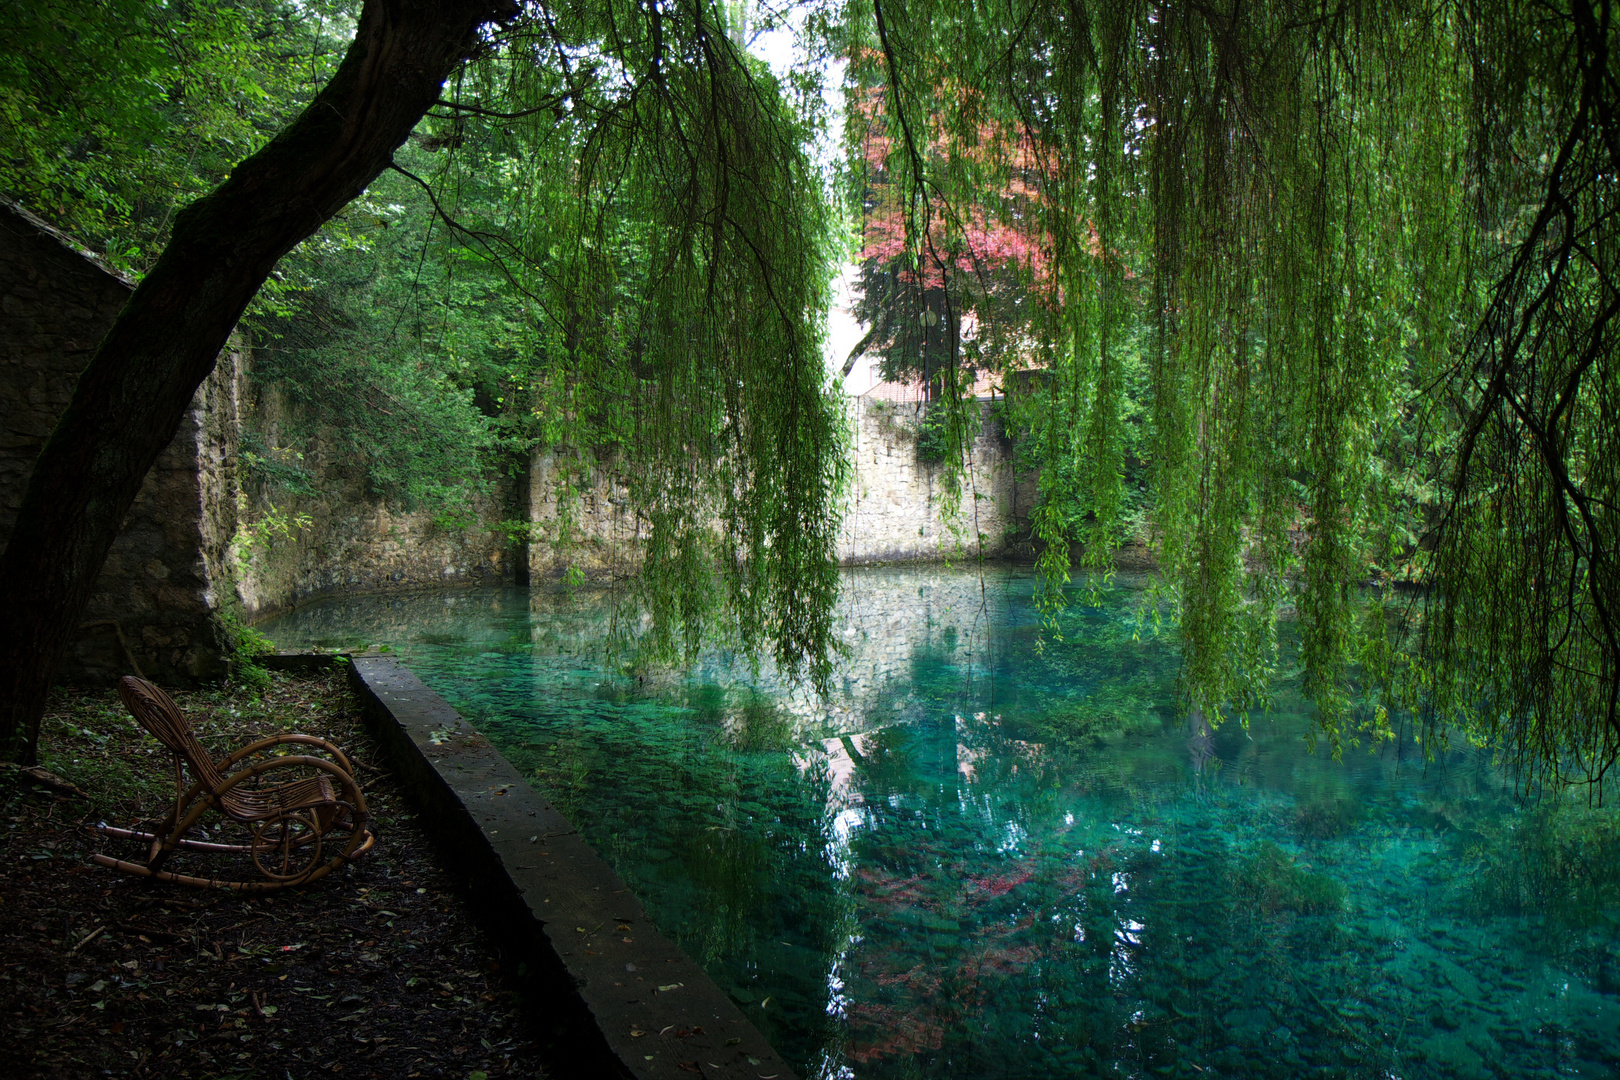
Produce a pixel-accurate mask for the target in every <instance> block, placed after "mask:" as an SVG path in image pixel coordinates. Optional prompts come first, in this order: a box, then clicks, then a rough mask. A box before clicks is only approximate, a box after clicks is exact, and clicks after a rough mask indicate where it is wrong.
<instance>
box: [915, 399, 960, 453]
mask: <svg viewBox="0 0 1620 1080" xmlns="http://www.w3.org/2000/svg"><path fill="white" fill-rule="evenodd" d="M955 443H956V440H955V439H954V438H952V433H951V428H950V423H949V421H948V420H947V418H946V416H945V415H944V410H943V409H939V410H935V409H929V410H928V411H927V412H925V413H923V415H922V418H921V419H920V420H918V421H917V461H918V462H919V463H920V464H923V465H939V464H941V463H943V462H945V461H946V460H948V459H949V458H950V456H951V454H952V452H953V451H954V450H955V449H956V446H955Z"/></svg>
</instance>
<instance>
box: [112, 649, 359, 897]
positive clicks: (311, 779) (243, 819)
mask: <svg viewBox="0 0 1620 1080" xmlns="http://www.w3.org/2000/svg"><path fill="white" fill-rule="evenodd" d="M118 694H119V697H121V698H122V699H123V701H124V705H125V706H126V707H127V708H128V709H129V711H130V714H131V715H132V716H134V717H135V720H136V722H137V723H139V724H140V725H141V727H143V728H145V729H146V730H147V731H148V732H149V733H150V734H151V735H152V736H153V737H154V738H156V739H157V740H158V741H159V742H161V743H162V744H163V745H164V747H165V748H167V749H168V751H169V753H170V756H171V759H172V763H173V766H174V783H175V801H174V808H173V809H172V810H171V811H170V812H169V814H168V815H167V816H166V817H165V818H164V819H163V821H162V822H161V823H159V824H158V825H157V826H155V827H154V828H153V829H152V830H151V831H143V830H138V829H118V828H113V827H111V826H107V825H102V826H99V828H100V829H101V831H102V832H103V833H104V834H106V835H108V836H114V837H121V838H126V839H135V840H143V841H146V842H147V844H148V847H147V856H146V860H145V861H144V862H134V861H130V860H124V859H115V858H113V857H111V856H109V855H102V854H97V855H95V856H94V858H95V861H96V862H98V863H100V864H102V865H103V866H111V867H114V868H115V869H118V870H123V871H125V872H127V873H132V874H138V875H141V876H144V877H154V878H158V879H160V880H163V881H174V882H179V883H181V884H186V885H201V886H209V887H213V888H226V889H241V890H262V889H279V888H285V887H286V886H288V885H301V884H304V883H306V882H310V881H314V880H316V879H317V878H321V877H324V876H325V875H327V874H329V873H331V872H332V871H333V870H335V869H336V868H337V867H339V866H342V865H343V864H344V863H347V862H350V861H352V860H354V859H357V858H359V857H360V856H361V855H363V854H365V853H366V852H367V851H369V850H370V849H371V847H372V845H373V843H375V839H376V838H375V835H374V833H373V832H372V830H371V828H370V815H369V814H368V813H367V810H366V802H365V796H364V795H363V794H362V793H361V791H360V785H359V784H358V783H357V782H356V780H355V778H354V768H353V766H352V765H351V764H350V763H349V759H348V757H347V756H345V755H344V753H343V751H341V750H339V749H338V748H337V747H336V746H334V745H332V744H331V743H329V742H327V741H326V740H325V739H320V738H317V737H316V736H313V735H295V734H283V735H272V736H270V737H268V738H264V739H260V740H258V741H256V742H253V743H250V744H249V745H247V746H244V747H243V748H242V749H240V750H237V751H236V752H235V753H232V754H230V755H228V756H227V757H225V758H224V759H222V760H220V761H218V762H216V761H214V759H213V758H212V757H211V756H210V755H209V753H208V752H207V750H205V749H204V748H203V746H202V744H201V743H199V742H198V741H197V737H196V736H195V735H194V734H192V731H191V724H190V723H189V722H188V721H187V719H186V716H185V714H184V713H183V712H181V711H180V708H179V706H177V705H175V703H174V701H173V700H172V699H171V698H170V697H169V695H168V694H166V693H164V692H163V690H162V688H160V687H158V686H155V685H153V684H152V683H149V682H147V681H146V680H144V679H137V678H134V677H133V676H125V677H124V678H123V679H121V680H119V683H118ZM288 747H294V748H297V749H299V750H304V751H306V752H302V753H287V752H286V748H288ZM308 751H314V753H311V752H308ZM317 754H318V755H320V756H317ZM255 758H257V759H258V760H253V759H255ZM188 773H189V777H190V783H189V784H188V783H187V775H188ZM211 811H212V812H217V813H218V814H219V816H220V817H222V818H224V819H225V821H226V822H229V823H231V824H232V825H234V826H235V827H237V828H245V829H246V831H247V833H248V836H247V837H246V842H245V843H222V842H219V841H218V840H216V839H212V838H208V836H207V833H206V827H205V826H203V825H202V821H203V817H204V815H205V814H207V813H209V812H211ZM333 842H338V843H339V849H338V850H337V851H336V852H335V853H332V854H330V855H329V856H328V855H327V854H326V852H327V848H328V846H329V845H330V844H331V843H333ZM177 851H190V852H196V853H207V856H208V857H210V858H213V859H215V860H216V861H228V859H226V857H227V856H231V855H236V856H244V855H245V856H247V858H248V859H250V860H251V863H252V865H253V866H254V867H255V868H256V869H257V871H258V874H259V877H258V879H257V880H248V879H242V878H237V877H235V876H230V873H229V871H222V872H221V874H222V875H224V876H220V875H216V874H177V873H174V872H173V871H171V870H168V869H166V864H167V863H168V860H169V858H170V856H172V855H173V854H174V853H175V852H177ZM237 862H238V863H239V864H242V869H244V870H245V869H246V865H245V863H243V860H241V859H240V858H238V859H237Z"/></svg>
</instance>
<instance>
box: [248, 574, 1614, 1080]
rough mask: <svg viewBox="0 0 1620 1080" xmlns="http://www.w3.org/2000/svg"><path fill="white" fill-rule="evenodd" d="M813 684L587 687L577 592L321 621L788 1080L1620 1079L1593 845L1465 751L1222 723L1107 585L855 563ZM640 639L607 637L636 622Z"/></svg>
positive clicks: (1549, 802) (1610, 904) (1286, 721)
mask: <svg viewBox="0 0 1620 1080" xmlns="http://www.w3.org/2000/svg"><path fill="white" fill-rule="evenodd" d="M846 580H847V587H846V597H845V600H844V602H843V608H842V611H841V635H842V640H843V641H844V643H845V646H846V649H847V656H846V657H845V660H844V662H843V665H842V667H841V669H840V675H839V678H838V680H837V686H836V688H835V693H834V695H833V696H832V697H831V698H830V699H828V700H826V701H821V700H818V699H816V698H814V697H813V696H811V695H809V694H807V693H805V692H804V691H802V690H799V691H795V690H793V689H791V688H790V687H787V686H785V685H783V684H782V683H781V682H780V681H779V680H777V679H775V678H774V677H773V675H772V674H771V672H770V671H769V670H768V669H767V670H765V671H763V672H758V673H755V672H752V671H750V670H749V669H748V667H747V666H746V665H744V664H742V663H740V662H738V661H736V659H735V658H734V657H731V656H730V655H728V654H727V653H725V652H724V651H722V650H714V651H712V652H710V653H707V654H705V655H704V656H703V657H702V660H701V662H700V664H699V666H698V668H697V669H696V670H695V671H694V672H692V673H691V674H689V675H683V674H678V673H671V672H668V671H660V670H656V669H648V670H641V669H638V668H636V667H635V666H634V665H631V666H629V668H628V669H627V670H620V671H616V672H612V673H610V672H608V671H606V670H604V667H603V654H602V652H601V648H600V643H601V642H602V640H603V639H604V638H605V637H606V636H607V635H608V634H609V633H610V632H611V631H612V630H613V629H614V628H616V627H617V628H620V629H622V628H623V627H624V626H625V625H626V623H625V621H624V620H623V619H619V620H617V621H615V620H614V618H613V617H612V615H611V614H610V607H611V605H610V603H609V602H608V600H607V599H606V598H604V597H602V596H600V595H595V594H590V593H586V592H580V593H577V594H566V593H556V592H548V591H542V590H539V589H536V590H535V591H534V592H532V593H530V592H528V591H526V590H504V591H503V590H479V591H470V592H466V591H464V592H455V593H441V594H433V595H417V596H411V597H392V598H384V597H376V598H364V599H343V600H335V601H329V602H326V603H323V604H320V605H317V606H313V607H310V608H306V609H303V610H300V611H298V612H296V613H294V614H292V615H290V616H288V617H286V618H283V619H280V620H277V621H275V622H273V623H271V624H268V625H266V626H264V627H262V629H264V630H265V631H266V632H267V633H268V634H269V635H270V636H271V637H272V638H274V639H275V640H276V641H277V643H278V644H280V645H282V646H285V647H295V646H304V645H311V644H322V645H329V646H331V645H349V644H366V643H382V642H386V643H388V644H390V645H391V646H392V647H393V648H394V649H395V650H396V651H397V652H398V653H399V654H400V655H401V657H402V658H403V659H404V660H405V661H406V662H407V663H408V664H409V665H410V666H411V667H412V668H413V669H414V670H415V671H416V672H417V673H418V674H419V675H420V676H421V677H422V678H423V679H424V680H425V681H426V682H427V683H429V684H430V685H431V686H433V687H434V688H435V689H437V690H438V691H439V692H440V693H441V694H443V695H444V696H445V697H446V698H448V699H449V700H450V701H451V702H452V703H453V704H454V705H455V706H456V707H457V708H458V709H460V710H461V711H462V712H463V714H464V715H466V716H467V717H468V718H469V719H470V720H472V721H473V722H474V723H475V724H477V725H478V726H479V727H480V728H481V729H482V730H483V731H485V732H486V733H487V734H488V735H489V736H490V737H491V738H492V739H494V740H495V741H496V742H497V743H498V744H499V745H500V746H501V747H502V749H503V751H504V752H505V753H506V754H507V755H508V756H509V757H510V758H511V759H512V760H513V762H514V763H515V764H516V765H517V766H518V767H519V768H520V769H521V770H523V771H524V772H525V773H527V774H529V775H531V776H533V777H535V778H536V781H537V783H538V785H539V786H540V787H542V788H543V789H544V790H545V791H546V792H547V793H548V794H549V795H550V796H551V797H552V798H553V799H554V800H556V802H557V803H558V804H559V806H560V807H561V808H562V809H564V811H565V812H566V813H568V814H569V815H570V816H571V817H572V818H573V820H574V821H575V823H576V824H577V825H578V826H579V827H580V828H581V829H582V831H583V832H584V833H585V834H586V835H587V836H588V838H589V839H590V840H591V841H592V843H593V844H594V845H595V846H596V847H597V849H598V850H599V851H601V852H602V854H603V855H604V856H605V857H606V858H608V859H609V860H610V861H611V862H612V863H613V864H614V866H615V867H616V869H617V870H618V871H619V873H620V874H621V875H622V876H623V877H624V878H625V879H626V880H627V881H628V882H629V883H630V884H631V885H632V887H633V888H634V889H635V890H636V891H637V893H638V894H639V895H640V896H641V897H642V899H643V900H644V901H645V903H646V905H647V907H648V910H649V911H650V912H651V914H652V915H653V917H654V919H655V920H656V921H657V922H658V924H659V926H660V927H661V928H662V929H663V930H664V931H665V932H666V933H668V934H669V935H670V936H671V937H673V938H675V939H676V940H678V941H679V942H680V943H681V944H682V946H683V947H685V948H686V949H687V951H688V952H690V953H691V954H692V955H693V956H694V957H696V958H697V959H698V960H699V961H700V962H701V963H702V964H703V965H704V966H705V967H706V968H707V969H708V971H709V972H710V974H711V975H712V976H713V977H714V978H715V980H716V981H717V982H718V983H719V984H720V985H721V986H722V987H723V988H724V989H726V990H727V991H728V992H730V993H731V995H732V996H733V998H734V999H735V1000H736V1002H737V1003H738V1004H739V1006H740V1007H741V1008H742V1009H743V1011H744V1012H745V1013H746V1014H747V1015H748V1016H749V1017H750V1019H752V1020H753V1021H754V1022H755V1023H756V1024H757V1025H758V1026H759V1027H760V1028H761V1029H762V1030H763V1031H764V1033H765V1034H766V1036H767V1037H768V1038H770V1040H771V1041H772V1043H773V1044H774V1045H775V1046H776V1047H777V1048H778V1049H779V1050H781V1051H782V1052H783V1054H784V1055H785V1056H787V1058H788V1059H789V1060H790V1061H792V1062H793V1063H794V1064H795V1066H796V1067H797V1068H798V1069H799V1071H800V1072H801V1074H802V1075H804V1076H806V1077H828V1078H830V1077H861V1078H866V1077H874V1078H879V1077H882V1078H887V1077H964V1078H965V1077H973V1078H979V1077H1092V1076H1097V1077H1104V1076H1178V1077H1210V1076H1243V1077H1267V1076H1279V1077H1281V1076H1289V1077H1292V1076H1305V1075H1309V1076H1353V1077H1487V1076H1500V1077H1600V1076H1614V1075H1617V1074H1620V901H1617V897H1620V866H1617V865H1616V863H1617V862H1620V859H1617V856H1620V826H1617V823H1616V819H1615V815H1614V814H1613V813H1612V812H1608V811H1593V810H1590V809H1588V808H1587V807H1586V806H1585V804H1584V803H1573V802H1564V801H1561V800H1556V799H1550V798H1549V799H1543V800H1542V801H1541V802H1539V803H1538V804H1536V805H1534V806H1529V807H1526V806H1522V805H1520V804H1519V803H1518V802H1517V801H1516V800H1515V799H1514V798H1513V797H1512V795H1511V792H1510V791H1509V790H1506V789H1505V788H1504V781H1503V777H1502V776H1501V775H1500V774H1499V773H1498V772H1497V771H1495V770H1494V769H1493V768H1492V767H1491V764H1490V761H1489V759H1488V757H1486V756H1485V755H1484V754H1482V753H1480V752H1477V751H1455V750H1454V751H1450V752H1447V753H1444V754H1441V755H1439V756H1438V758H1437V759H1436V760H1433V761H1426V760H1425V759H1424V756H1423V754H1422V753H1421V752H1420V749H1419V748H1418V747H1416V746H1415V745H1414V744H1413V743H1412V742H1411V741H1410V740H1409V739H1401V740H1398V741H1396V742H1393V743H1386V744H1384V745H1383V746H1382V747H1380V748H1379V749H1378V750H1377V752H1376V753H1375V752H1371V751H1369V750H1368V749H1367V748H1366V747H1362V748H1360V749H1352V750H1348V751H1346V753H1345V756H1344V759H1343V761H1342V762H1334V761H1333V760H1331V758H1330V757H1328V756H1327V755H1326V753H1325V751H1324V750H1322V749H1321V748H1318V749H1317V751H1316V752H1315V753H1312V752H1310V751H1309V750H1308V749H1307V745H1306V740H1305V735H1306V734H1307V732H1308V720H1307V717H1306V715H1305V714H1304V713H1303V711H1302V709H1301V707H1300V706H1299V704H1298V702H1297V699H1295V698H1294V697H1292V696H1291V694H1290V693H1289V691H1288V687H1287V684H1286V682H1285V683H1283V684H1282V685H1281V686H1280V687H1279V691H1278V696H1277V705H1276V707H1275V710H1274V711H1273V712H1272V713H1270V714H1267V715H1264V716H1256V717H1255V718H1253V719H1252V720H1251V723H1250V725H1249V727H1248V730H1247V731H1245V730H1243V729H1242V728H1241V727H1240V726H1239V725H1237V724H1235V723H1230V724H1227V725H1225V726H1223V727H1222V728H1220V729H1219V730H1218V731H1216V732H1214V733H1213V734H1210V733H1206V732H1203V731H1201V730H1200V729H1199V728H1198V725H1197V724H1196V723H1195V722H1191V721H1189V720H1187V719H1186V718H1184V717H1180V716H1178V714H1177V712H1176V710H1175V708H1174V706H1173V691H1174V675H1175V669H1176V661H1175V653H1174V649H1173V646H1172V645H1171V644H1170V643H1169V642H1168V641H1166V640H1164V639H1158V638H1155V637H1153V635H1152V634H1151V633H1150V632H1148V633H1144V632H1142V627H1141V625H1140V622H1139V619H1138V612H1139V605H1140V594H1138V593H1135V592H1133V591H1131V590H1130V589H1124V588H1122V589H1118V590H1115V591H1114V592H1112V593H1110V594H1108V595H1107V596H1106V597H1105V601H1106V602H1105V604H1104V606H1103V607H1102V608H1100V609H1091V608H1076V609H1074V610H1072V611H1071V614H1070V615H1069V617H1068V618H1067V619H1066V621H1065V625H1064V627H1063V634H1062V638H1063V640H1062V641H1061V642H1059V641H1056V640H1053V639H1052V638H1051V636H1050V635H1048V636H1047V637H1046V639H1045V640H1042V639H1041V637H1040V635H1038V634H1037V619H1036V616H1035V613H1034V611H1033V609H1032V607H1031V605H1030V604H1029V601H1028V596H1029V593H1030V581H1029V579H1028V578H1027V576H1023V575H1020V574H1018V573H1011V572H998V573H992V574H987V575H986V576H983V577H981V576H980V575H979V574H977V573H976V572H971V571H942V570H867V571H858V572H853V573H851V574H850V575H849V577H848V578H847V579H846ZM630 625H632V626H633V622H632V623H631V624H630Z"/></svg>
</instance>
